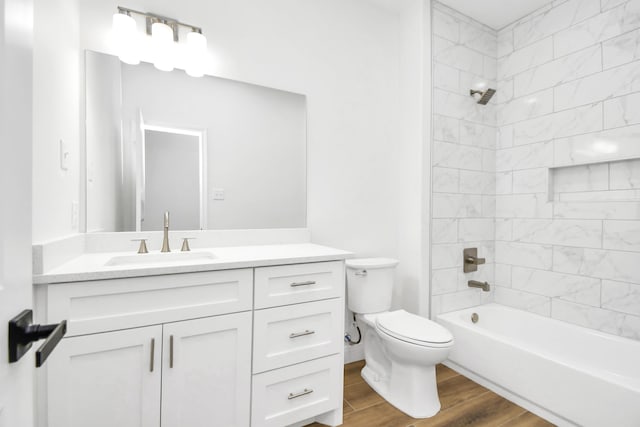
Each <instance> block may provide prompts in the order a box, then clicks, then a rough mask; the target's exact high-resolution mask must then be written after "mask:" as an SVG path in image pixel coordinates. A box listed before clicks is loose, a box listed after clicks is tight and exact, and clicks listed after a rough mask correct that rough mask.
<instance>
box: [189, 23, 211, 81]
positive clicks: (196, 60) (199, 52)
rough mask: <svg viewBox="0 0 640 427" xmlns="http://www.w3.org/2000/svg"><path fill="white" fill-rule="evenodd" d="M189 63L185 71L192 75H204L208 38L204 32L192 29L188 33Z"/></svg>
mask: <svg viewBox="0 0 640 427" xmlns="http://www.w3.org/2000/svg"><path fill="white" fill-rule="evenodd" d="M186 49H187V51H186V54H187V58H186V61H187V64H186V68H185V72H186V73H187V74H188V75H190V76H191V77H202V76H204V65H205V59H206V56H207V38H206V37H205V36H203V35H202V33H200V32H197V31H191V32H190V33H188V34H187V46H186Z"/></svg>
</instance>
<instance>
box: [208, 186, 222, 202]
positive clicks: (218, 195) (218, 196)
mask: <svg viewBox="0 0 640 427" xmlns="http://www.w3.org/2000/svg"><path fill="white" fill-rule="evenodd" d="M211 192H212V194H213V200H224V188H214V189H213V190H212V191H211Z"/></svg>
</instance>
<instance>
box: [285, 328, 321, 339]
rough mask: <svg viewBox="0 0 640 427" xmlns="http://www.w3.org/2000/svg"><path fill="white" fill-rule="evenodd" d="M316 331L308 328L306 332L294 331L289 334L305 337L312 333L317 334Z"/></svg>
mask: <svg viewBox="0 0 640 427" xmlns="http://www.w3.org/2000/svg"><path fill="white" fill-rule="evenodd" d="M315 333H316V331H310V330H308V329H307V330H306V331H304V332H293V333H292V334H289V338H298V337H304V336H305V335H312V334H315Z"/></svg>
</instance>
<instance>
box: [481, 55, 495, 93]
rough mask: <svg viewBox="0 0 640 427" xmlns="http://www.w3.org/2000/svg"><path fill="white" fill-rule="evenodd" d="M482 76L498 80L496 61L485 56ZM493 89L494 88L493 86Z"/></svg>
mask: <svg viewBox="0 0 640 427" xmlns="http://www.w3.org/2000/svg"><path fill="white" fill-rule="evenodd" d="M483 74H484V75H485V76H487V77H488V78H490V79H493V80H496V79H497V78H498V60H497V59H495V58H493V57H491V56H485V57H484V61H483ZM493 88H494V89H495V86H493Z"/></svg>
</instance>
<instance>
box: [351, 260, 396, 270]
mask: <svg viewBox="0 0 640 427" xmlns="http://www.w3.org/2000/svg"><path fill="white" fill-rule="evenodd" d="M345 264H346V266H347V268H355V269H362V268H365V269H366V268H369V269H374V268H389V267H395V266H396V265H398V260H397V259H393V258H355V259H348V260H347V261H346V262H345Z"/></svg>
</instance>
